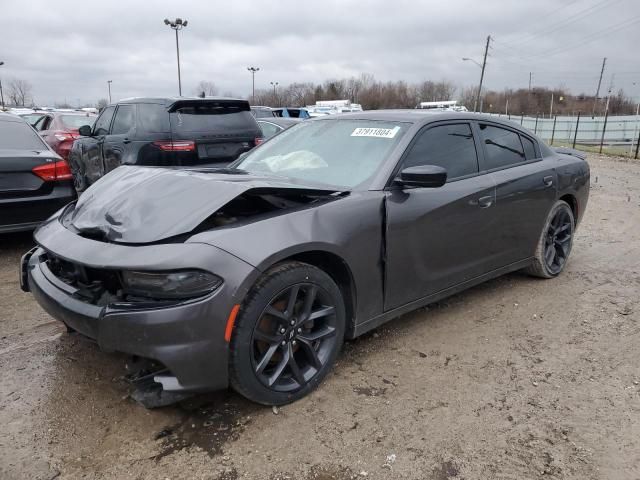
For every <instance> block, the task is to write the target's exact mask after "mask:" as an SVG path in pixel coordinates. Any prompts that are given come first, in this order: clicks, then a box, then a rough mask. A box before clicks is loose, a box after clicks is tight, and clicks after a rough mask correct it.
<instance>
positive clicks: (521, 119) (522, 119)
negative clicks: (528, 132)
mask: <svg viewBox="0 0 640 480" xmlns="http://www.w3.org/2000/svg"><path fill="white" fill-rule="evenodd" d="M523 121H524V112H523V113H522V114H520V125H522V122H523Z"/></svg>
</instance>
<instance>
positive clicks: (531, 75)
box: [529, 72, 533, 93]
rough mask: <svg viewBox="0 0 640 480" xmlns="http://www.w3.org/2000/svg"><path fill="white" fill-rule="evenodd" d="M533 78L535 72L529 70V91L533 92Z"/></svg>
mask: <svg viewBox="0 0 640 480" xmlns="http://www.w3.org/2000/svg"><path fill="white" fill-rule="evenodd" d="M532 78H533V72H529V93H531V79H532Z"/></svg>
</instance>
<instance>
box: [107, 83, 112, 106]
mask: <svg viewBox="0 0 640 480" xmlns="http://www.w3.org/2000/svg"><path fill="white" fill-rule="evenodd" d="M111 82H113V80H107V87H109V104H111Z"/></svg>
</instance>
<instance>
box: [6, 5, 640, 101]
mask: <svg viewBox="0 0 640 480" xmlns="http://www.w3.org/2000/svg"><path fill="white" fill-rule="evenodd" d="M0 12H1V17H2V27H1V29H0V61H4V62H5V65H4V66H1V67H0V78H1V79H2V80H3V83H4V84H5V86H6V83H7V82H8V81H9V80H10V79H11V78H21V79H25V80H28V81H29V82H30V83H31V84H32V85H33V94H34V97H35V100H36V102H37V103H38V104H40V105H45V104H52V103H54V102H56V101H64V100H65V99H66V101H67V102H69V103H71V104H76V103H78V102H81V103H85V102H91V103H95V102H96V101H97V100H98V99H100V98H105V97H107V80H113V83H112V94H113V99H114V100H116V99H118V98H124V97H129V96H148V95H174V94H177V73H176V58H175V37H174V33H173V31H172V30H170V28H169V27H167V26H165V25H164V23H163V19H164V18H166V17H168V18H173V19H175V18H176V17H181V18H183V19H187V20H188V22H189V24H188V27H187V28H185V29H184V30H183V31H182V32H181V33H180V51H181V65H182V84H183V93H185V94H193V93H195V86H196V84H197V83H198V82H199V81H201V80H206V81H212V82H214V83H215V84H216V85H217V86H218V87H219V89H220V93H227V92H228V93H232V94H233V95H236V96H242V97H246V96H248V95H249V94H250V92H251V75H250V73H249V72H248V71H247V66H249V65H255V66H258V67H260V71H259V72H258V73H257V75H256V88H264V87H268V86H269V82H270V81H278V82H279V83H280V84H282V85H283V84H287V83H290V82H295V81H314V82H322V81H324V80H326V79H330V78H343V77H350V76H358V75H359V74H360V73H363V72H364V73H370V74H373V75H374V76H375V77H376V78H377V79H381V80H406V81H409V82H415V81H420V80H427V79H429V80H442V79H446V80H450V81H453V82H455V83H456V84H457V85H459V86H461V87H463V86H470V85H473V84H476V83H477V81H478V78H479V74H480V69H479V67H478V66H476V65H474V64H473V63H472V62H470V61H462V57H471V58H473V59H475V60H476V61H478V62H481V61H482V53H483V50H484V44H485V41H486V37H487V35H489V34H490V35H491V36H492V37H493V38H494V39H495V40H494V41H493V42H492V43H491V49H490V56H489V58H488V64H487V73H486V83H485V85H486V86H487V88H490V89H502V88H504V87H513V88H517V87H526V86H527V85H528V82H529V72H533V85H534V86H550V87H555V86H561V85H563V86H565V87H568V88H569V89H571V90H572V91H573V92H574V93H579V92H582V91H585V92H588V93H591V94H593V93H594V92H595V88H596V86H597V81H598V75H599V71H600V67H601V64H602V58H603V57H607V68H606V71H605V76H604V80H603V88H605V89H608V88H609V85H610V84H613V87H614V89H615V90H617V89H619V88H624V89H625V91H627V93H629V94H630V95H632V96H634V97H636V98H637V99H640V56H639V55H638V50H637V49H638V47H639V46H640V1H639V0H518V1H515V0H481V1H479V0H446V1H435V0H432V1H418V0H393V1H389V0H386V1H383V0H359V1H355V0H306V1H300V0H271V1H260V2H258V1H255V0H253V1H249V0H233V1H226V2H225V1H221V0H216V1H204V0H201V1H187V0H181V1H177V0H174V1H158V0H154V1H136V0H129V1H123V0H110V1H109V2H86V1H82V2H80V1H64V0H56V1H55V2H52V1H51V0H48V1H41V0H29V1H18V0H0ZM612 75H613V79H612ZM634 82H635V84H634Z"/></svg>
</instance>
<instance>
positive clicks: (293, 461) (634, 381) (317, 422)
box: [0, 156, 640, 480]
mask: <svg viewBox="0 0 640 480" xmlns="http://www.w3.org/2000/svg"><path fill="white" fill-rule="evenodd" d="M590 162H591V166H592V193H591V200H590V204H589V208H588V211H587V214H586V217H585V220H584V223H583V224H582V226H581V228H580V229H579V230H578V233H577V238H576V240H575V244H574V249H573V254H572V258H571V261H570V263H569V266H568V269H567V270H566V271H565V272H564V274H563V275H562V276H561V277H559V278H557V279H555V280H551V281H544V280H536V279H532V278H529V277H526V276H524V275H521V274H513V275H509V276H506V277H504V278H500V279H498V280H495V281H492V282H490V283H487V284H485V285H482V286H480V287H477V288H474V289H472V290H470V291H468V292H465V293H463V294H460V295H457V296H455V297H453V298H451V299H449V300H448V301H444V302H441V303H440V304H437V305H434V306H432V307H430V308H429V309H425V310H421V311H418V312H414V313H412V314H409V315H406V316H404V317H403V318H401V319H398V320H396V321H394V322H392V323H391V324H389V325H388V326H386V327H383V328H381V329H379V330H378V331H377V332H375V333H372V334H369V335H367V336H365V337H364V338H360V339H358V340H357V341H354V342H350V343H348V344H347V345H346V347H345V350H344V352H343V354H342V356H341V358H340V359H339V362H338V365H337V366H336V368H335V371H334V373H333V374H331V375H330V376H329V377H328V379H327V381H326V382H325V383H324V384H323V385H322V387H321V388H320V389H319V390H317V391H316V392H315V393H314V394H312V395H311V396H310V397H308V398H306V399H304V400H302V401H299V402H297V403H296V404H294V405H290V406H287V407H284V408H281V409H280V410H279V411H278V413H277V414H276V413H274V411H272V409H271V408H264V407H259V406H256V405H253V404H251V403H249V402H247V401H244V400H243V399H242V398H240V397H239V396H238V395H235V394H233V393H221V394H215V395H208V396H199V397H196V398H194V399H192V400H189V401H185V402H183V403H182V404H181V405H179V406H176V407H171V408H164V409H161V410H155V411H147V410H145V409H143V408H142V407H140V406H138V405H137V404H136V403H135V402H134V401H133V400H131V399H130V398H129V396H128V392H129V387H128V385H127V384H126V383H125V382H124V381H123V379H122V375H123V373H124V364H125V363H126V362H127V361H128V359H127V358H125V357H123V356H118V355H112V354H105V353H102V352H100V351H98V350H97V348H96V347H95V346H94V345H93V344H91V343H88V342H86V341H84V340H81V339H79V338H77V337H75V336H70V335H67V334H66V333H63V332H62V328H61V326H60V325H59V324H58V323H56V322H54V321H53V320H52V319H51V318H50V317H49V316H47V315H46V314H45V313H44V312H43V311H42V310H41V309H40V308H39V307H38V305H37V304H36V303H35V301H34V300H33V299H32V298H31V296H30V295H27V294H23V293H21V292H20V290H19V287H18V282H17V265H18V259H19V256H20V254H21V253H22V252H23V251H24V250H26V249H27V248H28V246H29V244H30V236H29V235H21V236H10V237H6V236H5V237H2V238H0V250H1V253H0V369H1V372H2V373H1V376H0V478H2V479H13V478H20V479H21V478H39V479H51V478H61V479H66V478H88V479H94V478H96V479H97V478H136V479H143V478H144V479H147V478H148V479H156V478H161V479H164V478H170V479H176V478H185V479H187V478H188V479H191V478H198V479H200V478H203V479H204V478H206V479H218V480H234V479H244V478H250V479H254V478H255V479H267V478H269V479H271V478H274V479H275V478H277V479H285V478H290V479H307V478H308V479H322V480H330V479H335V480H344V479H354V478H359V479H364V478H368V479H387V478H394V479H395V478H400V479H433V480H446V479H462V478H464V479H493V478H500V479H523V478H545V477H550V478H572V479H581V480H585V479H634V480H637V479H640V385H639V382H640V368H639V363H640V303H639V301H638V296H639V295H638V287H639V286H640V195H639V192H640V165H639V164H633V163H629V162H625V161H617V160H614V159H607V158H601V157H597V156H592V157H591V158H590Z"/></svg>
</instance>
